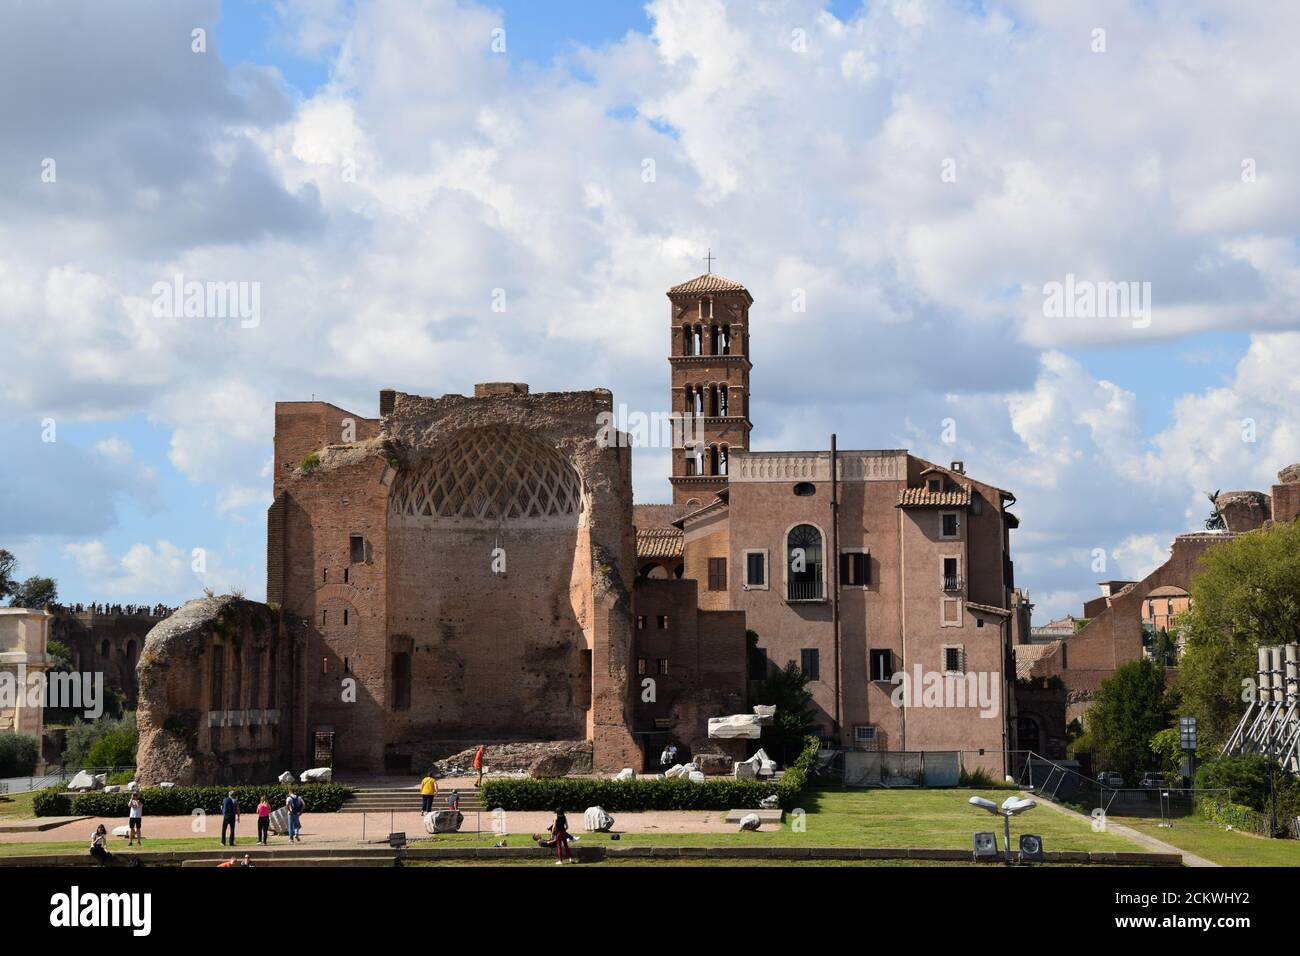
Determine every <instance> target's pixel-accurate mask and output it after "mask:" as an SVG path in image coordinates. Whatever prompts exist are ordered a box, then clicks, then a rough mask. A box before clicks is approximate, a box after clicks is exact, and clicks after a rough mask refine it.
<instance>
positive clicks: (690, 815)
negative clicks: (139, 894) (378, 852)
mask: <svg viewBox="0 0 1300 956" xmlns="http://www.w3.org/2000/svg"><path fill="white" fill-rule="evenodd" d="M725 816H726V811H725V810H710V811H698V810H672V811H668V810H664V811H652V812H648V813H616V814H614V819H615V821H616V822H615V826H614V829H615V832H617V833H735V832H736V829H737V828H736V824H734V823H727V822H725V821H724V819H723V818H724V817H725ZM554 820H555V814H554V813H545V812H540V813H538V812H524V811H514V810H512V811H510V812H508V813H507V814H506V829H507V831H508V832H509V833H510V834H511V835H513V836H516V837H517V836H518V835H523V836H527V835H529V834H532V833H544V832H545V831H546V828H547V827H549V826H550V825H551V823H552V822H553V821H554ZM204 822H205V825H206V830H205V831H203V832H201V833H195V832H194V829H193V818H191V817H151V816H149V815H148V812H147V808H146V813H145V818H144V835H145V844H144V845H145V847H146V848H147V847H148V846H149V838H151V837H152V838H155V839H168V840H171V839H188V838H192V837H196V836H205V835H206V836H210V837H211V839H212V844H213V846H215V847H220V846H221V844H220V842H219V838H220V836H221V820H220V818H219V817H218V816H216V815H215V814H214V815H210V816H209V817H208V818H207V819H206V820H205V821H204ZM101 823H102V824H104V826H106V827H107V828H108V830H109V832H110V833H111V832H113V828H114V827H120V826H123V825H125V823H126V820H125V819H124V818H121V817H88V818H83V819H81V820H78V821H77V822H75V823H69V824H65V825H63V826H58V827H55V828H54V829H51V830H42V831H40V832H39V833H31V832H26V833H13V832H9V833H3V832H0V844H4V843H67V842H69V841H77V842H83V841H84V842H85V843H87V844H89V842H90V835H91V833H93V832H94V830H95V827H96V826H98V825H99V824H101ZM569 826H570V827H571V828H572V830H573V832H574V833H577V834H579V835H581V834H582V833H585V832H586V831H585V830H584V829H583V826H582V811H581V810H576V811H574V812H571V813H570V814H569ZM390 830H401V831H403V832H405V833H406V835H407V837H408V838H409V839H424V838H425V837H426V834H425V831H424V819H423V817H422V816H421V815H420V813H419V810H418V809H416V810H412V811H409V812H407V811H404V812H401V813H392V814H389V813H387V812H375V813H305V814H303V817H302V838H303V844H304V845H307V844H317V845H320V846H356V845H359V844H361V843H363V842H365V843H369V842H371V841H375V840H383V839H384V837H386V836H387V835H388V833H389V831H390ZM460 832H461V833H475V832H484V833H491V832H492V814H491V813H490V812H488V811H487V810H483V811H481V812H475V811H472V810H471V811H469V812H467V813H466V814H465V823H464V825H463V826H462V828H461V831H460ZM236 833H237V837H236V839H237V840H238V843H237V845H238V846H254V845H255V843H256V840H257V820H256V818H255V817H254V816H253V815H252V814H247V813H246V814H244V815H243V816H242V817H241V818H240V820H239V824H238V827H237V829H236ZM514 842H516V841H515V840H511V843H514ZM271 844H272V845H273V846H278V845H285V846H287V845H288V841H287V839H286V838H284V837H277V836H272V837H271ZM125 846H126V838H125V837H114V838H113V839H112V843H111V845H110V849H119V848H123V847H125Z"/></svg>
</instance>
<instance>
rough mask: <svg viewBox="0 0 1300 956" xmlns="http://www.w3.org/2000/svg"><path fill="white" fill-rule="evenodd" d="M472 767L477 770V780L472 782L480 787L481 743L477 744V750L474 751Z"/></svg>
mask: <svg viewBox="0 0 1300 956" xmlns="http://www.w3.org/2000/svg"><path fill="white" fill-rule="evenodd" d="M474 769H475V770H477V771H478V780H476V781H475V782H474V786H475V787H476V788H477V787H481V786H482V785H483V745H482V744H479V745H478V750H476V751H474Z"/></svg>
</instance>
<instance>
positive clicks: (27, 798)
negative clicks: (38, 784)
mask: <svg viewBox="0 0 1300 956" xmlns="http://www.w3.org/2000/svg"><path fill="white" fill-rule="evenodd" d="M35 799H36V791H35V790H33V791H32V792H31V793H15V794H5V795H4V796H0V820H26V819H28V818H29V817H34V816H36V811H34V810H33V809H32V801H33V800H35Z"/></svg>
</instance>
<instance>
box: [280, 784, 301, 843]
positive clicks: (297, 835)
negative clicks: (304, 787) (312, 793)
mask: <svg viewBox="0 0 1300 956" xmlns="http://www.w3.org/2000/svg"><path fill="white" fill-rule="evenodd" d="M284 808H285V809H286V810H288V811H289V842H290V843H301V842H302V810H303V800H302V797H300V796H298V794H296V793H294V792H293V789H292V788H290V790H289V796H288V798H287V799H286V800H285V801H284Z"/></svg>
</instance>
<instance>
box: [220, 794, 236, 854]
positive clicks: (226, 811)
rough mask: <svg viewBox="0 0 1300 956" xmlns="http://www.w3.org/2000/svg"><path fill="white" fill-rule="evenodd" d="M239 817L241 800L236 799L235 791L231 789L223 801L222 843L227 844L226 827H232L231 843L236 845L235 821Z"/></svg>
mask: <svg viewBox="0 0 1300 956" xmlns="http://www.w3.org/2000/svg"><path fill="white" fill-rule="evenodd" d="M238 819H239V801H238V800H236V799H235V791H233V790H231V791H230V792H229V793H227V794H226V799H224V800H222V801H221V845H222V846H225V845H226V828H227V827H229V828H230V845H231V846H234V845H235V822H236V821H237V820H238Z"/></svg>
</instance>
